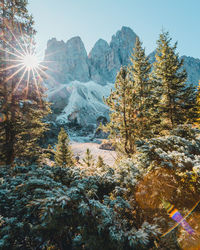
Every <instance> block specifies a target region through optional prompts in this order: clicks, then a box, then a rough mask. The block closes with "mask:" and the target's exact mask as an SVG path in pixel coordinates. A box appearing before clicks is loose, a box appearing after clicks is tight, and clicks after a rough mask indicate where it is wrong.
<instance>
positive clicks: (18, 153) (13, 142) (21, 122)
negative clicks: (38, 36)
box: [0, 0, 50, 165]
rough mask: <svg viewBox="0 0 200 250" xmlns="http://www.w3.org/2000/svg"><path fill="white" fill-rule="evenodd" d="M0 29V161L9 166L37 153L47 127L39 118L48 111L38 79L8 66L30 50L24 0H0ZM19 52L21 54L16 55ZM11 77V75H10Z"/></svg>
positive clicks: (30, 25)
mask: <svg viewBox="0 0 200 250" xmlns="http://www.w3.org/2000/svg"><path fill="white" fill-rule="evenodd" d="M0 12H1V14H2V17H3V18H2V19H1V21H0V29H1V30H2V31H3V35H2V37H1V40H0V43H1V44H0V46H1V47H2V49H3V50H2V51H1V53H0V68H1V69H0V113H1V114H2V115H3V116H4V117H5V119H4V121H3V122H1V123H0V152H1V154H0V163H1V164H6V165H13V164H14V161H16V160H17V161H19V160H20V161H24V162H25V163H30V161H35V160H36V159H37V158H38V157H39V155H40V153H41V149H40V146H39V139H40V137H41V136H42V134H43V132H44V131H46V129H47V124H45V122H44V120H43V118H44V117H45V116H46V115H47V114H48V113H49V112H50V108H49V104H48V103H47V102H46V101H45V99H44V89H43V87H42V86H41V85H40V81H41V80H42V79H41V77H40V79H38V78H36V77H35V76H33V74H31V72H30V70H27V72H26V73H23V71H22V70H19V71H18V72H17V73H15V72H16V68H15V67H14V68H13V67H12V66H14V65H13V60H16V59H17V58H15V57H16V56H17V55H22V54H23V53H25V51H28V50H31V47H32V46H34V45H33V38H34V34H35V31H34V29H33V19H32V17H31V16H30V15H29V14H28V10H27V1H25V0H22V1H8V0H4V1H1V8H0ZM20 53H21V54H20ZM11 76H13V77H11Z"/></svg>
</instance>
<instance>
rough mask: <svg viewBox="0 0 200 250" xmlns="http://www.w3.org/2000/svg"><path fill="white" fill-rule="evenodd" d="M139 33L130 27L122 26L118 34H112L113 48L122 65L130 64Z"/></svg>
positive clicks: (111, 45)
mask: <svg viewBox="0 0 200 250" xmlns="http://www.w3.org/2000/svg"><path fill="white" fill-rule="evenodd" d="M136 37H137V35H136V34H135V33H134V32H133V31H132V29H130V28H128V27H122V29H121V30H120V31H118V32H117V33H116V35H114V36H112V40H111V43H110V47H111V49H112V50H113V51H114V53H115V54H116V56H117V57H118V58H119V63H120V65H128V64H129V62H130V61H129V58H130V55H131V53H133V48H134V47H135V42H136Z"/></svg>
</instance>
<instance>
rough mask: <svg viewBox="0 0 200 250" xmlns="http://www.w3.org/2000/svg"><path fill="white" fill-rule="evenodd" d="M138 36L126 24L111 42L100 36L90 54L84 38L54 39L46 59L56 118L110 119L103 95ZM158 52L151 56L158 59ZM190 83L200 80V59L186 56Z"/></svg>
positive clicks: (93, 121)
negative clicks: (156, 55)
mask: <svg viewBox="0 0 200 250" xmlns="http://www.w3.org/2000/svg"><path fill="white" fill-rule="evenodd" d="M136 37H137V35H136V34H135V33H134V31H133V30H132V29H130V28H129V27H122V28H121V30H119V31H117V33H116V34H115V35H113V36H112V38H111V41H110V43H108V42H106V41H105V40H103V39H99V40H98V41H97V42H96V43H95V45H94V47H93V48H92V50H91V51H90V53H89V54H88V55H87V52H86V49H85V46H84V44H83V42H82V40H81V38H80V37H78V36H77V37H73V38H71V39H70V40H68V41H67V42H66V43H65V42H64V41H57V40H56V38H52V39H51V40H49V41H48V43H47V49H46V51H45V61H49V63H48V66H49V70H47V73H48V74H49V75H50V78H49V79H48V80H47V81H46V84H47V86H48V89H49V91H48V97H49V100H50V101H51V102H52V103H53V111H54V119H55V120H56V121H57V122H59V123H69V122H76V123H78V124H80V125H82V126H86V125H89V124H93V125H94V126H96V124H97V120H98V119H99V117H105V118H106V119H108V118H109V117H108V108H107V107H106V105H105V104H104V103H103V96H104V97H106V96H108V95H109V93H110V90H111V88H113V87H114V85H113V83H114V82H115V78H116V74H117V72H118V71H119V69H120V67H121V66H122V65H128V64H129V58H130V55H131V53H132V52H133V48H134V45H135V41H136ZM154 56H155V52H152V53H151V54H150V55H149V57H150V61H151V62H153V61H154V60H155V57H154ZM182 58H183V59H184V67H185V69H186V71H187V73H188V80H187V82H188V84H193V85H194V86H197V84H198V81H199V79H200V60H199V59H195V58H192V57H187V56H183V57H182Z"/></svg>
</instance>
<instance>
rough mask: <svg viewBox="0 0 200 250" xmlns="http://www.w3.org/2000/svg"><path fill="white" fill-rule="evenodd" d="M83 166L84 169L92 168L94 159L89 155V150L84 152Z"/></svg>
mask: <svg viewBox="0 0 200 250" xmlns="http://www.w3.org/2000/svg"><path fill="white" fill-rule="evenodd" d="M82 161H83V164H82V165H83V166H85V167H88V168H90V167H93V166H94V158H93V156H92V154H91V151H90V149H89V148H87V149H86V152H85V157H84V158H83V160H82Z"/></svg>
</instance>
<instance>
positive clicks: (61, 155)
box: [55, 128, 74, 167]
mask: <svg viewBox="0 0 200 250" xmlns="http://www.w3.org/2000/svg"><path fill="white" fill-rule="evenodd" d="M55 162H56V164H57V165H58V166H61V167H71V166H73V165H74V160H73V153H72V151H71V147H70V145H69V138H68V135H67V133H66V132H65V130H64V128H61V130H60V133H59V135H58V144H57V145H56V151H55Z"/></svg>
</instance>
